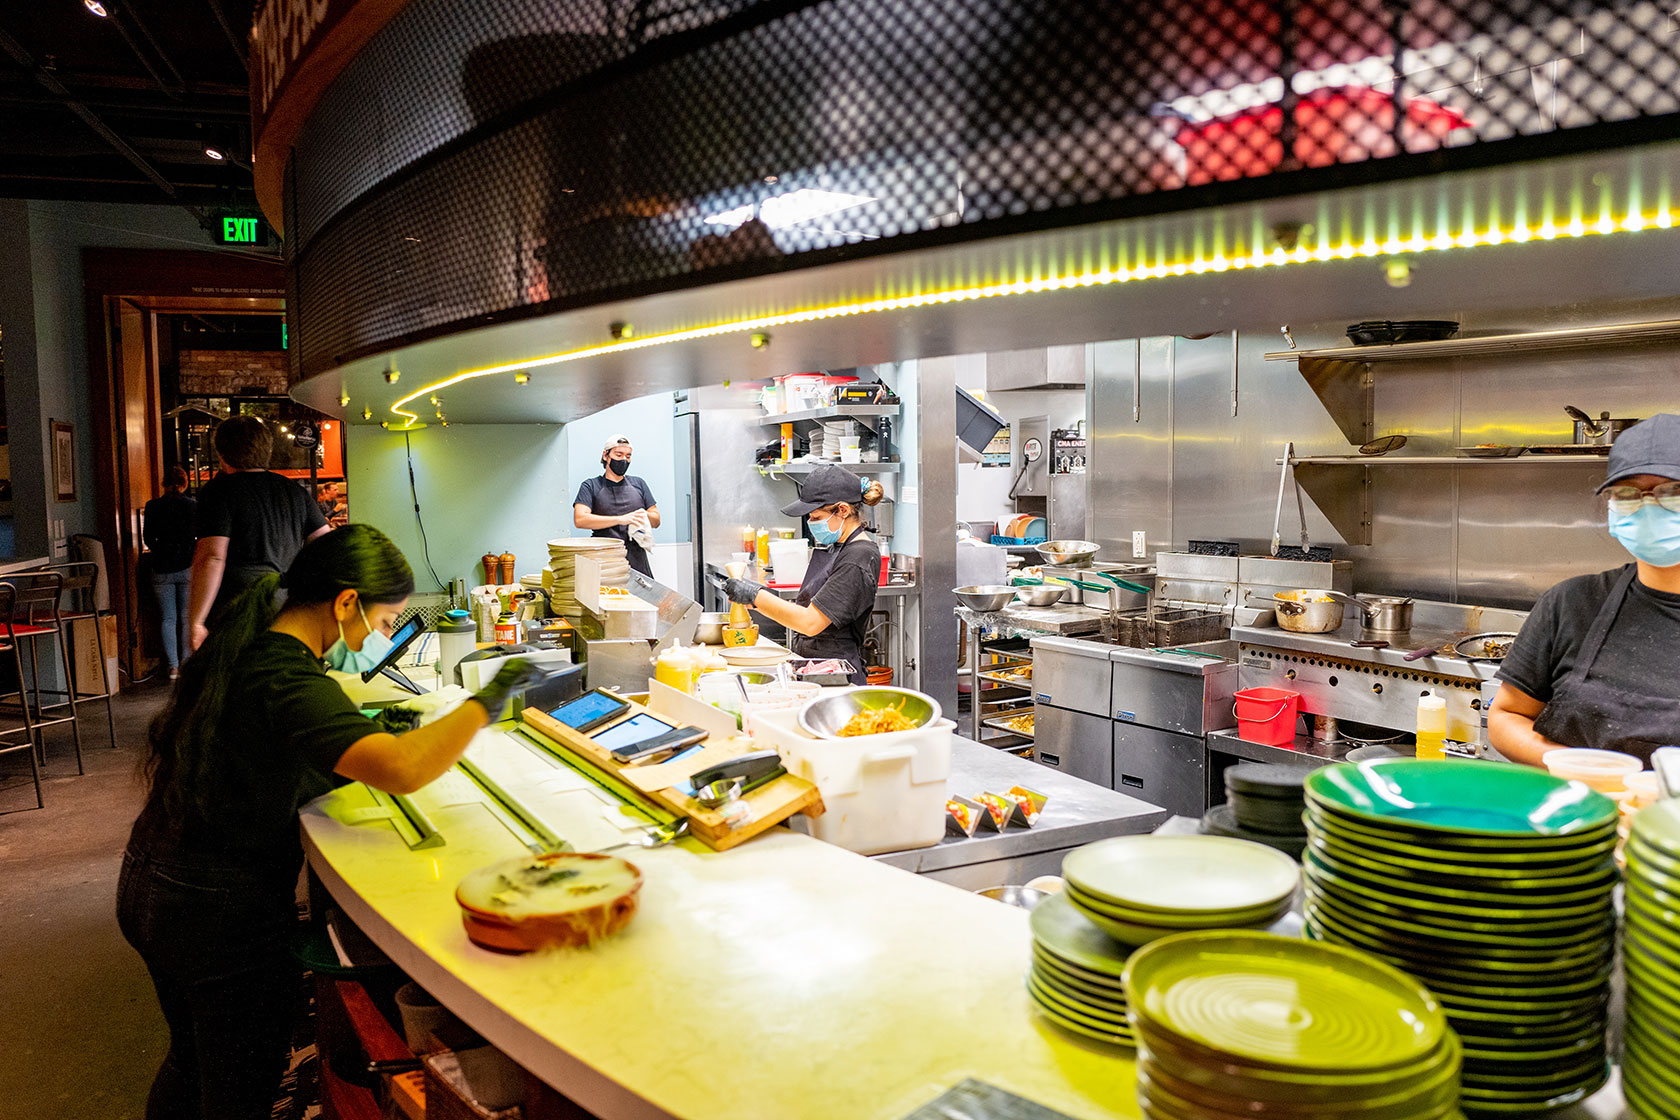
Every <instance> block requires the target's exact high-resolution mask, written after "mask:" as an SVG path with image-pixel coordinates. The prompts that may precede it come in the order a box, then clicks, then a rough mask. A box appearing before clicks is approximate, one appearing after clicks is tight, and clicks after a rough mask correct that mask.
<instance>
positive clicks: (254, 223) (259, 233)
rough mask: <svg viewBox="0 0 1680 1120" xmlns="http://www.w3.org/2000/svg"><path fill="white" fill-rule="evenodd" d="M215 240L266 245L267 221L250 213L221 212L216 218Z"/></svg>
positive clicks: (227, 242) (226, 242)
mask: <svg viewBox="0 0 1680 1120" xmlns="http://www.w3.org/2000/svg"><path fill="white" fill-rule="evenodd" d="M214 228H215V234H216V240H217V241H219V242H221V243H222V244H223V245H267V244H268V223H266V222H264V221H263V220H262V219H261V218H259V217H256V216H255V215H251V214H222V215H219V216H218V217H217V218H216V223H215V227H214Z"/></svg>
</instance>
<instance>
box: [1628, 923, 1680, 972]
mask: <svg viewBox="0 0 1680 1120" xmlns="http://www.w3.org/2000/svg"><path fill="white" fill-rule="evenodd" d="M1622 945H1623V947H1624V948H1625V947H1627V946H1630V945H1631V946H1635V947H1637V948H1638V949H1639V951H1640V952H1642V953H1644V954H1645V956H1646V957H1647V958H1649V961H1650V963H1651V964H1652V965H1654V966H1656V967H1657V968H1661V969H1664V970H1669V971H1672V972H1673V973H1674V974H1675V975H1676V976H1677V977H1680V948H1676V947H1675V945H1674V944H1673V942H1670V941H1664V940H1662V939H1660V938H1657V937H1654V936H1652V933H1651V931H1650V929H1649V928H1648V927H1647V926H1645V925H1644V924H1642V923H1640V922H1639V921H1637V920H1636V921H1631V922H1628V923H1627V924H1626V925H1624V926H1623V927H1622ZM1676 983H1680V979H1677V980H1676Z"/></svg>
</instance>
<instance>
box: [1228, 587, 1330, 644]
mask: <svg viewBox="0 0 1680 1120" xmlns="http://www.w3.org/2000/svg"><path fill="white" fill-rule="evenodd" d="M1249 598H1250V600H1252V599H1253V596H1252V595H1250V596H1249ZM1261 601H1262V602H1265V601H1266V600H1265V599H1264V598H1262V600H1261ZM1270 601H1271V602H1272V603H1274V604H1276V606H1275V608H1274V609H1275V610H1276V612H1277V624H1278V626H1279V627H1281V628H1282V629H1284V630H1288V631H1290V632H1292V633H1296V634H1328V633H1330V632H1331V631H1332V630H1337V629H1340V628H1341V625H1342V612H1343V609H1344V608H1343V606H1342V604H1341V603H1340V602H1338V601H1337V600H1335V599H1332V598H1329V597H1328V596H1326V595H1324V594H1323V593H1322V592H1318V591H1310V590H1306V591H1280V592H1278V593H1277V594H1276V595H1273V596H1272V597H1271V599H1270Z"/></svg>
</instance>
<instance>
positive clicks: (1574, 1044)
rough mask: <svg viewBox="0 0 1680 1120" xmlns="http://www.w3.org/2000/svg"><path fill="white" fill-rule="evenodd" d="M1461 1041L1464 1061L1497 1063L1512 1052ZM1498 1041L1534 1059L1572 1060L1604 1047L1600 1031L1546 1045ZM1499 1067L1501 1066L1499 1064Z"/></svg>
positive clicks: (1466, 1040) (1505, 1040) (1465, 1040)
mask: <svg viewBox="0 0 1680 1120" xmlns="http://www.w3.org/2000/svg"><path fill="white" fill-rule="evenodd" d="M1463 1041H1464V1060H1465V1062H1466V1063H1478V1062H1479V1063H1483V1064H1487V1063H1494V1064H1495V1065H1499V1064H1500V1063H1502V1062H1504V1061H1505V1060H1507V1059H1509V1057H1510V1056H1511V1053H1512V1051H1511V1050H1510V1049H1495V1048H1493V1047H1492V1046H1491V1044H1490V1045H1489V1046H1487V1047H1483V1046H1481V1045H1478V1044H1477V1043H1474V1042H1472V1041H1470V1040H1468V1039H1464V1040H1463ZM1500 1041H1501V1042H1503V1043H1506V1044H1509V1045H1511V1046H1515V1047H1518V1048H1520V1050H1521V1054H1522V1056H1523V1057H1525V1058H1530V1059H1533V1060H1534V1061H1552V1062H1568V1061H1574V1060H1575V1059H1577V1058H1579V1057H1580V1056H1581V1055H1583V1054H1590V1053H1592V1052H1593V1051H1594V1049H1597V1050H1598V1051H1599V1052H1601V1053H1602V1052H1603V1049H1604V1037H1603V1035H1602V1033H1601V1034H1598V1035H1590V1034H1582V1035H1577V1036H1576V1037H1575V1038H1573V1039H1570V1040H1568V1041H1566V1042H1559V1043H1555V1044H1548V1045H1546V1046H1536V1045H1534V1043H1532V1042H1521V1041H1518V1042H1515V1043H1512V1042H1511V1040H1509V1039H1504V1040H1500ZM1501 1068H1503V1067H1502V1066H1501Z"/></svg>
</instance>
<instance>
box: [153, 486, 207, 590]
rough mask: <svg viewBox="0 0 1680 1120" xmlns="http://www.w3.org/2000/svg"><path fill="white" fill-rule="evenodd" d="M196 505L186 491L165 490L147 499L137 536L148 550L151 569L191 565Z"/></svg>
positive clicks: (160, 571)
mask: <svg viewBox="0 0 1680 1120" xmlns="http://www.w3.org/2000/svg"><path fill="white" fill-rule="evenodd" d="M197 508H198V503H197V502H195V501H193V500H192V499H191V498H189V497H187V496H186V495H185V494H174V493H169V494H164V495H162V496H161V497H157V498H153V499H152V500H151V501H149V502H147V503H146V511H145V513H144V515H143V519H144V521H145V525H144V526H143V528H142V529H141V532H140V537H141V539H142V540H144V541H145V542H146V547H147V548H148V549H150V550H151V553H152V571H154V572H156V573H159V574H162V573H164V572H179V571H181V570H183V569H185V568H190V567H192V558H193V544H194V543H195V542H196V541H197V539H198V538H197V536H196V535H195V532H194V528H193V525H194V521H195V520H196V518H197V512H196V511H197Z"/></svg>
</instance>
